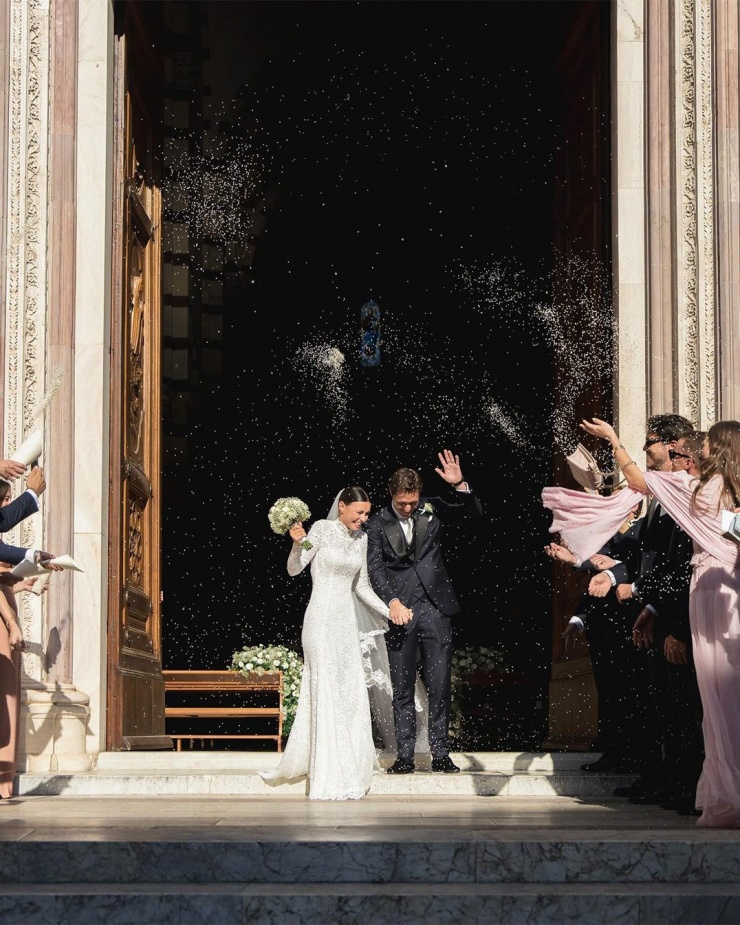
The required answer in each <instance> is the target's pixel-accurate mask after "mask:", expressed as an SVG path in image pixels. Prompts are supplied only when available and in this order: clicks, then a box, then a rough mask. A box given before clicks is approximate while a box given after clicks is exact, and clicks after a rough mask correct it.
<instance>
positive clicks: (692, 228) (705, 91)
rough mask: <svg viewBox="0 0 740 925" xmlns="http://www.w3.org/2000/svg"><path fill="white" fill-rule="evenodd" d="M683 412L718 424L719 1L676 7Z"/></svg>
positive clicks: (684, 0)
mask: <svg viewBox="0 0 740 925" xmlns="http://www.w3.org/2000/svg"><path fill="white" fill-rule="evenodd" d="M673 10H674V17H675V18H674V23H673V29H674V36H675V45H674V54H675V62H676V64H675V82H674V99H675V110H674V119H675V133H676V140H675V164H676V177H675V190H676V193H675V196H676V200H675V201H676V224H677V228H676V248H675V267H676V271H675V272H676V296H677V298H676V347H675V360H674V362H675V370H676V397H677V409H676V410H678V411H680V412H681V413H682V414H685V415H686V416H687V417H689V418H691V420H693V421H695V422H696V423H697V424H699V425H700V426H702V427H706V426H708V425H709V424H711V423H713V422H714V420H716V415H717V375H716V360H715V355H716V342H715V341H716V337H715V314H716V305H715V245H714V238H715V202H714V199H715V197H714V184H715V163H714V160H715V158H714V113H713V99H714V96H713V90H714V87H713V66H712V0H680V2H678V3H675V4H674V7H673Z"/></svg>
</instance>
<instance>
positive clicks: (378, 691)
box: [327, 489, 429, 754]
mask: <svg viewBox="0 0 740 925" xmlns="http://www.w3.org/2000/svg"><path fill="white" fill-rule="evenodd" d="M343 490H344V489H342V491H343ZM342 491H339V492H338V493H337V496H336V497H335V498H334V503H333V504H332V506H331V509H330V510H329V513H328V515H327V520H337V519H338V518H339V496H340V495H341V494H342ZM352 600H353V602H354V606H355V615H356V617H357V629H358V631H359V634H360V649H361V651H362V664H363V668H364V669H365V683H366V684H367V689H368V695H369V698H370V712H371V714H372V718H373V725H374V727H375V730H376V732H377V734H379V735H380V737H381V738H382V740H383V750H384V751H386V752H392V753H393V754H395V752H396V733H395V723H394V720H393V687H392V686H391V671H390V665H389V664H388V651H387V649H386V647H385V638H384V635H385V633H386V632H387V631H388V621H387V620H385V619H383V618H382V617H381V616H380V615H379V614H377V613H375V612H374V611H372V610H370V608H369V607H366V606H365V604H363V602H362V601H361V600H360V599H359V597H358V596H357V595H356V594H353V595H352ZM414 704H415V707H416V752H417V754H422V753H427V752H429V735H428V728H429V698H428V695H427V691H426V688H425V687H424V684H423V683H422V680H421V678H419V677H418V675H417V678H416V688H415V690H414Z"/></svg>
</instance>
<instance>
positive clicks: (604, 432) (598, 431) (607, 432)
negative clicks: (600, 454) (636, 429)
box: [578, 418, 618, 442]
mask: <svg viewBox="0 0 740 925" xmlns="http://www.w3.org/2000/svg"><path fill="white" fill-rule="evenodd" d="M578 426H579V427H580V429H581V430H585V431H586V433H587V434H591V436H592V437H600V438H601V439H602V440H609V442H614V441H617V442H618V437H617V432H616V431H615V430H614V428H613V427H612V425H611V424H608V423H607V422H606V421H602V420H601V418H591V420H590V421H589V420H587V419H586V418H584V419H583V420H582V421H581V423H580V424H579V425H578Z"/></svg>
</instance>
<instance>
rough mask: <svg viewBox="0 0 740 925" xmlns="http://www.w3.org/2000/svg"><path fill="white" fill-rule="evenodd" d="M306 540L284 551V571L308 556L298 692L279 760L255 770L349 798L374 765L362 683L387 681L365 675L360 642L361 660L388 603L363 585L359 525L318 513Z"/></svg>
mask: <svg viewBox="0 0 740 925" xmlns="http://www.w3.org/2000/svg"><path fill="white" fill-rule="evenodd" d="M308 540H309V542H310V543H311V544H312V548H311V549H304V548H303V547H302V546H295V545H294V546H293V548H292V549H291V552H290V556H289V557H288V572H289V574H291V575H297V574H298V573H299V572H301V571H302V570H303V569H304V568H305V567H306V566H307V565H308V564H309V563H310V564H311V578H312V581H313V588H312V591H311V598H310V600H309V603H308V607H307V608H306V614H305V617H304V621H303V633H302V636H301V641H302V644H303V658H304V668H303V680H302V683H301V693H300V697H299V699H298V707H297V709H296V716H295V720H294V722H293V727H292V729H291V731H290V735H289V737H288V744H287V746H286V748H285V752H284V753H283V756H282V759H281V761H280V764H279V765H278V767H277V768H276V769H275V770H274V771H263V772H260V773H261V776H262V777H263V778H264V780H266V781H268V782H269V783H272V784H279V783H282V782H286V781H290V780H296V779H299V778H302V777H307V778H308V796H309V798H310V799H312V800H356V799H360V798H361V797H363V796H364V795H365V794H366V793H367V792H368V790H369V788H370V783H371V780H372V776H373V772H374V771H376V770H379V765H378V759H377V753H376V749H375V744H374V742H373V733H372V723H371V718H370V700H369V698H368V684H373V683H374V684H378V683H380V684H381V685H383V684H385V683H388V685H389V679H387V678H383V677H380V676H376V678H375V679H374V681H373V679H371V678H368V675H367V671H368V669H367V667H366V666H365V665H364V664H363V649H364V650H365V662H367V659H368V651H377V646H376V645H375V644H374V643H375V639H374V637H376V636H378V637H381V638H382V634H383V633H384V632H385V631H386V629H387V627H388V607H387V606H386V605H385V604H384V603H383V601H382V600H381V599H380V598H379V597H378V596H377V594H375V592H374V591H373V589H372V587H371V586H370V582H369V580H368V573H367V537H366V536H365V534H364V533H363V532H362V531H360V532H354V531H350V530H348V529H347V527H345V526H344V524H342V523H341V522H340V521H339V520H336V519H334V520H318V521H316V522H315V523H314V524H313V526H312V527H311V530H310V531H309V534H308ZM358 603H359V607H356V605H357V604H358ZM362 605H364V608H363V607H362ZM358 610H359V611H361V612H363V611H364V612H363V618H364V619H363V622H364V623H365V625H363V626H362V627H360V626H358V612H357V611H358ZM384 650H385V642H384V641H383V642H382V651H383V652H384ZM376 670H377V669H376ZM381 674H382V672H381ZM389 689H390V687H389Z"/></svg>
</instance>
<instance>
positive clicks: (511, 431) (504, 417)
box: [486, 401, 530, 447]
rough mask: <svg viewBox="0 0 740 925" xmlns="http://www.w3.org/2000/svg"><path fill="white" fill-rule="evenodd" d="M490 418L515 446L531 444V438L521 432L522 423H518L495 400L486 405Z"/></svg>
mask: <svg viewBox="0 0 740 925" xmlns="http://www.w3.org/2000/svg"><path fill="white" fill-rule="evenodd" d="M486 414H487V416H488V420H489V421H490V422H491V423H492V424H493V426H494V427H495V428H497V429H498V430H499V431H501V433H502V434H503V435H504V436H505V437H507V438H508V439H509V440H511V442H512V443H513V444H514V445H515V446H519V447H526V446H529V445H530V442H529V440H527V438H526V437H524V436H523V434H522V432H521V424H517V423H516V421H514V419H513V418H512V416H511V415H510V414H507V413H506V411H504V409H503V408H502V407H501V405H500V404H498V403H497V402H495V401H491V402H488V404H487V406H486Z"/></svg>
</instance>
